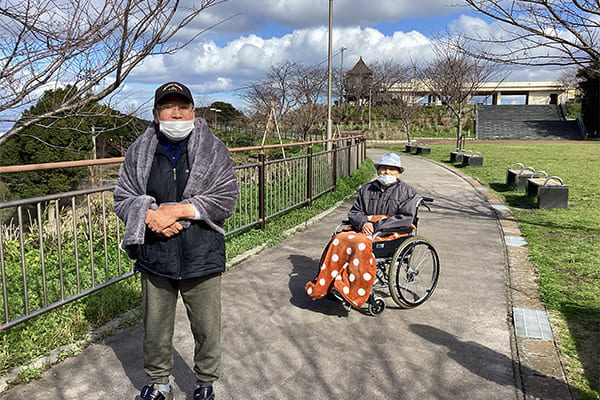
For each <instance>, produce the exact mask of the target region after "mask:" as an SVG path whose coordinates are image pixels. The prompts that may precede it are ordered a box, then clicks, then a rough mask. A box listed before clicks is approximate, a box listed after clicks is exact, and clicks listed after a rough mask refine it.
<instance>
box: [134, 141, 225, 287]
mask: <svg viewBox="0 0 600 400" xmlns="http://www.w3.org/2000/svg"><path fill="white" fill-rule="evenodd" d="M189 173H190V170H189V166H188V157H187V145H186V148H184V149H183V151H182V152H181V156H180V158H179V160H178V161H177V167H176V168H174V167H173V164H172V163H171V161H170V160H169V157H168V156H167V155H166V154H165V152H164V150H163V149H162V146H160V145H158V146H157V148H156V152H155V154H154V160H153V162H152V169H151V172H150V176H149V178H148V186H147V189H146V192H147V193H146V194H148V195H150V196H152V197H154V198H155V199H156V203H157V205H159V206H160V205H161V204H163V203H169V202H180V201H181V200H182V194H183V190H184V188H185V185H186V183H187V180H188V177H189ZM136 247H137V249H136V253H137V254H136V255H137V260H136V263H135V268H136V269H137V270H138V271H145V272H150V273H153V274H156V275H160V276H165V277H168V278H173V279H186V278H196V277H201V276H206V275H210V274H214V273H219V272H223V271H224V270H225V241H224V238H223V235H222V234H221V233H219V232H217V231H215V230H213V229H211V228H210V227H209V226H208V225H207V224H206V223H205V222H203V221H201V220H193V221H191V225H190V227H189V228H187V229H184V230H183V231H181V232H179V233H178V234H177V235H175V236H173V237H171V238H167V237H165V236H162V235H160V234H157V233H154V232H153V231H152V230H151V229H149V228H148V227H146V233H145V239H144V244H143V245H137V246H136Z"/></svg>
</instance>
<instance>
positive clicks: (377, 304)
mask: <svg viewBox="0 0 600 400" xmlns="http://www.w3.org/2000/svg"><path fill="white" fill-rule="evenodd" d="M383 310H385V300H384V299H383V297H379V296H377V297H373V298H372V299H370V301H369V314H371V315H373V316H375V315H379V314H381V313H382V312H383Z"/></svg>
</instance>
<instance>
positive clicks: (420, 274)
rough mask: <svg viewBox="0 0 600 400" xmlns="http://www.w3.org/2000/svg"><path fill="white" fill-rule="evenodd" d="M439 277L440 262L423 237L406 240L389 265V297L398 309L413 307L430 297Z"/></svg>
mask: <svg viewBox="0 0 600 400" xmlns="http://www.w3.org/2000/svg"><path fill="white" fill-rule="evenodd" d="M439 274H440V261H439V257H438V255H437V252H436V251H435V248H434V247H433V245H432V244H431V243H430V242H429V241H428V240H427V239H425V238H424V237H420V236H415V237H412V238H409V239H407V240H406V241H405V242H404V243H403V244H402V245H401V246H400V247H399V248H398V249H397V250H396V251H395V253H394V256H393V258H392V262H391V263H390V269H389V274H388V277H389V280H388V284H389V289H390V294H391V295H392V298H393V299H394V301H395V302H396V303H397V304H398V305H399V306H400V307H402V308H413V307H416V306H418V305H420V304H423V303H424V302H425V301H426V300H427V299H428V298H429V297H430V296H431V295H432V294H433V291H434V290H435V287H436V285H437V282H438V277H439Z"/></svg>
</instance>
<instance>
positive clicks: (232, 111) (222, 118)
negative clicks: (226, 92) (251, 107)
mask: <svg viewBox="0 0 600 400" xmlns="http://www.w3.org/2000/svg"><path fill="white" fill-rule="evenodd" d="M212 109H216V110H221V111H219V112H216V111H214V110H212ZM215 113H217V121H219V122H233V121H238V120H245V119H246V116H245V115H244V113H242V112H241V111H239V110H238V109H236V108H235V107H234V106H232V105H231V104H229V103H225V102H222V101H215V102H214V103H212V104H211V105H210V106H208V107H199V108H196V116H197V117H202V118H204V119H206V120H207V121H210V122H212V121H214V120H215Z"/></svg>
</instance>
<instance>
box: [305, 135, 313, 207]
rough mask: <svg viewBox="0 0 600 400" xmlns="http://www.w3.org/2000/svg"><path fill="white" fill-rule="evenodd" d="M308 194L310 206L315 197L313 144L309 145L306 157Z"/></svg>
mask: <svg viewBox="0 0 600 400" xmlns="http://www.w3.org/2000/svg"><path fill="white" fill-rule="evenodd" d="M306 163H307V165H306V170H307V171H306V174H307V177H306V195H307V201H308V206H309V207H310V206H311V205H312V198H313V190H312V188H313V149H312V144H309V145H308V158H307V159H306Z"/></svg>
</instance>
